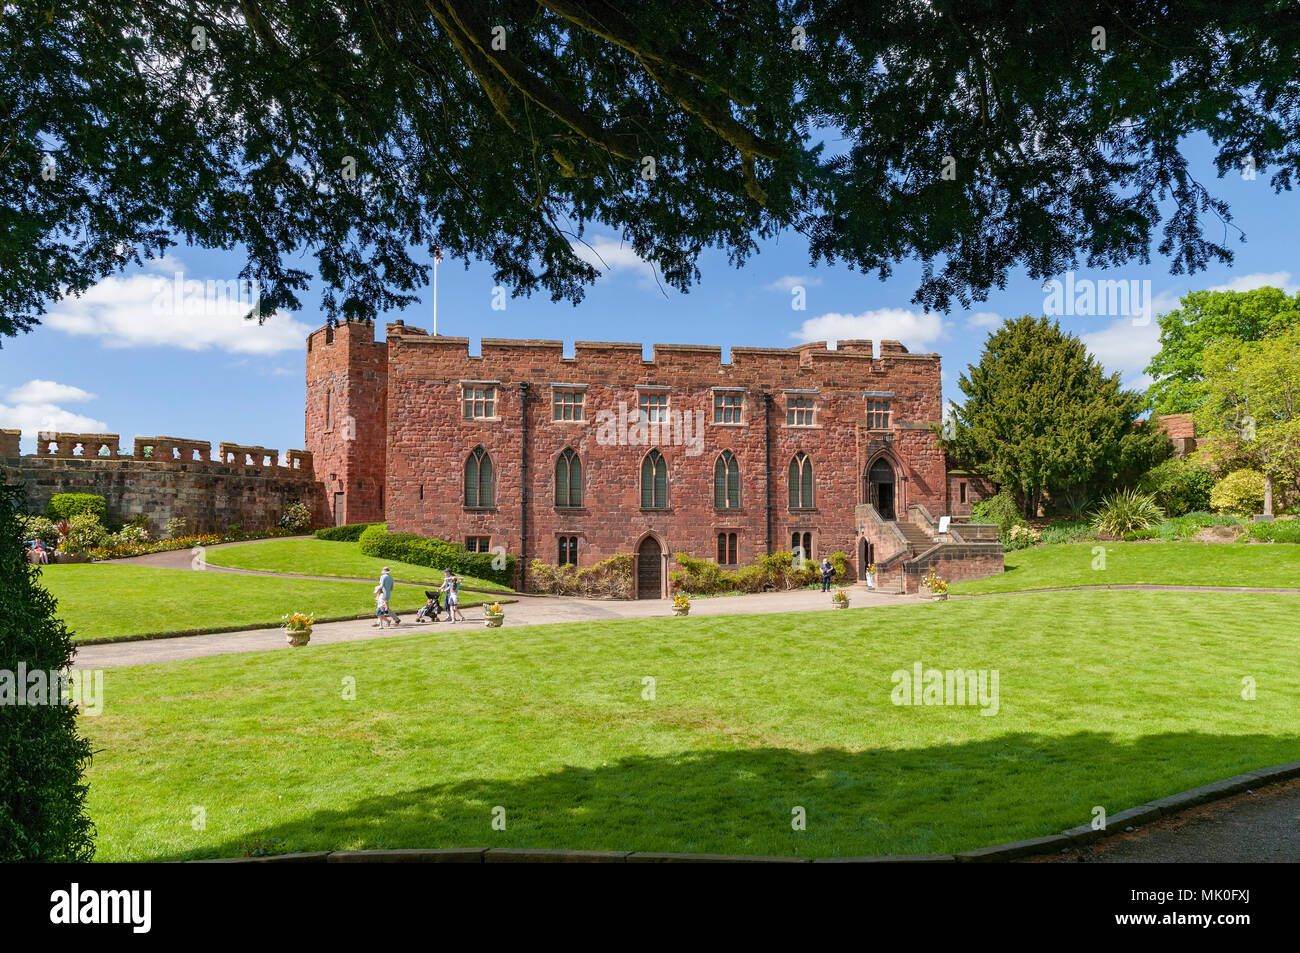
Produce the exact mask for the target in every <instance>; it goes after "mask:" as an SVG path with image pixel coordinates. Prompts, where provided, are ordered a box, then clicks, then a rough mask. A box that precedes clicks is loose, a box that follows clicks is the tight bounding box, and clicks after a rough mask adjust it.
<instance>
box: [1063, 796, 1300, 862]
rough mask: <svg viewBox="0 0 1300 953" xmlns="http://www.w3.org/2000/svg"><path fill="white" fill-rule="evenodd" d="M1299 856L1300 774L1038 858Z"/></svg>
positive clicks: (1212, 859) (1263, 859)
mask: <svg viewBox="0 0 1300 953" xmlns="http://www.w3.org/2000/svg"><path fill="white" fill-rule="evenodd" d="M1043 861H1049V862H1057V863H1069V862H1074V863H1085V864H1125V863H1135V862H1139V863H1141V862H1145V863H1234V862H1248V863H1260V862H1264V863H1296V862H1300V778H1297V779H1294V780H1291V781H1287V782H1284V783H1283V784H1274V785H1270V786H1267V787H1264V788H1261V789H1260V790H1258V791H1253V792H1247V793H1245V794H1238V795H1235V796H1233V797H1230V798H1226V799H1224V800H1222V801H1215V802H1214V803H1212V804H1203V805H1201V806H1200V807H1194V808H1192V809H1191V810H1188V811H1184V812H1182V813H1181V814H1178V815H1176V816H1174V817H1167V818H1164V819H1162V820H1159V821H1157V822H1156V823H1154V824H1150V825H1147V826H1145V827H1141V828H1139V829H1137V830H1135V831H1133V832H1132V833H1130V834H1121V835H1120V836H1118V837H1111V838H1108V839H1106V840H1104V841H1102V842H1100V843H1098V844H1093V845H1090V846H1088V847H1085V848H1083V849H1082V850H1075V851H1070V852H1069V853H1067V854H1058V855H1054V856H1051V857H1045V858H1042V859H1041V860H1040V861H1039V862H1043Z"/></svg>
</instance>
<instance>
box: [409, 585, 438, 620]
mask: <svg viewBox="0 0 1300 953" xmlns="http://www.w3.org/2000/svg"><path fill="white" fill-rule="evenodd" d="M424 594H425V595H426V596H428V598H429V601H428V602H426V603H425V605H424V608H422V609H421V610H420V611H419V612H417V613H416V614H415V621H416V622H437V621H439V620H438V613H440V612H442V603H441V601H440V600H439V598H438V590H437V589H426V590H424Z"/></svg>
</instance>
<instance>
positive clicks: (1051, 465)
mask: <svg viewBox="0 0 1300 953" xmlns="http://www.w3.org/2000/svg"><path fill="white" fill-rule="evenodd" d="M959 386H960V387H961V390H962V393H963V394H965V395H966V400H965V402H964V403H962V404H954V405H953V408H952V427H951V431H950V433H951V438H950V439H947V440H945V441H943V444H944V447H945V448H946V449H947V450H948V452H949V453H951V454H952V455H953V457H954V458H955V459H956V460H957V461H958V462H959V463H960V464H961V465H962V466H964V467H968V468H970V469H973V470H975V471H977V472H979V473H982V474H984V475H985V476H987V477H988V478H989V479H991V480H993V481H994V482H995V483H997V484H999V485H1000V486H1001V487H1003V488H1004V489H1009V490H1010V491H1011V492H1012V493H1013V494H1014V496H1015V498H1016V502H1017V504H1018V505H1019V506H1020V508H1021V511H1022V512H1023V513H1025V514H1026V515H1027V516H1033V515H1034V514H1035V513H1036V512H1037V510H1038V505H1039V503H1040V502H1041V501H1042V497H1043V494H1044V493H1048V494H1052V495H1060V496H1062V497H1064V496H1065V495H1067V494H1069V495H1072V496H1075V497H1080V496H1083V495H1087V496H1091V497H1093V498H1095V497H1096V496H1099V495H1100V494H1102V493H1104V492H1107V491H1108V490H1110V489H1112V488H1114V487H1116V486H1118V485H1123V484H1125V483H1128V482H1131V481H1132V480H1134V479H1136V478H1137V476H1138V475H1139V474H1142V473H1145V472H1146V471H1147V470H1148V469H1150V468H1151V467H1152V466H1153V465H1155V464H1156V463H1159V462H1160V461H1161V460H1163V459H1164V458H1165V457H1166V456H1168V454H1169V452H1170V445H1169V440H1168V439H1167V438H1166V437H1165V435H1164V434H1163V433H1162V432H1161V431H1159V430H1157V429H1156V428H1154V427H1153V426H1151V424H1150V422H1148V421H1144V420H1139V419H1138V414H1139V413H1140V412H1141V410H1142V395H1141V394H1139V393H1137V392H1136V391H1126V390H1122V389H1121V388H1120V381H1119V375H1118V374H1111V375H1109V376H1107V375H1106V373H1105V372H1104V371H1103V369H1102V367H1101V365H1100V364H1099V363H1098V362H1097V360H1096V358H1094V357H1093V356H1092V355H1091V354H1089V353H1088V351H1087V349H1086V348H1085V347H1084V345H1083V342H1082V341H1080V340H1079V339H1078V338H1077V337H1075V336H1074V335H1072V334H1067V333H1065V332H1063V331H1062V330H1061V327H1060V325H1059V324H1058V323H1056V322H1055V321H1048V320H1047V319H1046V318H1032V317H1030V316H1028V315H1025V316H1024V317H1022V318H1016V319H1009V320H1007V321H1006V322H1004V323H1003V325H1002V327H1000V328H998V329H997V330H996V331H993V332H992V333H990V334H989V338H988V341H987V342H986V343H985V345H984V353H983V354H982V355H981V356H980V362H979V364H975V365H969V366H968V367H967V373H966V374H963V375H962V377H961V379H960V381H959Z"/></svg>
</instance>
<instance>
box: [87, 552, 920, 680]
mask: <svg viewBox="0 0 1300 953" xmlns="http://www.w3.org/2000/svg"><path fill="white" fill-rule="evenodd" d="M158 555H161V554H158ZM849 592H850V594H851V598H852V604H853V606H854V607H855V608H857V607H862V606H873V605H886V606H889V605H893V606H897V605H906V604H908V603H914V602H918V601H922V600H921V598H920V597H918V596H895V595H887V594H883V593H876V592H869V591H867V589H866V588H865V587H864V586H856V587H852V588H850V589H849ZM511 598H513V599H517V600H518V601H517V602H516V603H514V604H511V605H508V606H506V621H505V625H504V626H502V628H508V627H512V626H519V625H539V624H545V623H550V622H592V621H597V620H600V619H648V618H653V617H656V616H658V617H661V618H662V617H667V616H669V615H670V613H671V609H670V603H669V600H667V599H638V600H635V601H631V602H625V601H605V600H599V599H571V598H566V597H560V596H524V595H513V596H511ZM830 598H831V597H830V596H829V595H827V594H826V593H824V592H821V591H820V590H816V589H796V590H794V591H792V592H762V593H754V594H750V595H739V596H718V597H715V598H712V599H696V600H694V601H693V602H692V604H691V615H692V616H718V615H746V614H757V615H763V614H780V613H792V612H793V613H804V612H812V611H817V610H824V611H828V612H829V611H833V610H832V609H831V606H830ZM464 614H465V618H466V619H467V620H468V621H467V622H457V623H448V622H434V623H428V624H417V623H416V622H415V613H413V612H412V613H406V614H404V615H403V616H402V624H401V625H400V626H397V627H396V628H390V629H379V628H374V627H373V625H372V623H371V622H370V621H369V620H351V621H348V622H321V623H318V624H317V625H315V626H314V627H313V628H312V633H311V641H312V644H313V645H316V644H328V643H331V642H355V641H358V640H360V639H375V638H384V637H386V636H391V635H402V634H404V633H408V632H411V631H412V630H415V631H425V630H430V629H434V630H436V629H442V628H447V629H453V630H454V629H456V628H459V627H461V626H465V625H472V626H478V627H481V626H482V625H483V610H482V608H481V607H478V606H475V607H471V608H467V609H465V610H464ZM284 647H285V638H284V632H282V631H281V630H280V629H279V628H274V629H253V630H250V631H247V632H220V633H215V634H211V635H187V636H182V637H179V638H169V639H144V640H140V641H136V642H115V643H112V644H108V645H83V646H81V647H80V648H78V649H77V661H76V665H77V668H115V667H118V666H121V665H146V664H149V663H151V662H175V661H178V660H180V659H187V658H200V657H203V656H209V655H228V654H231V653H234V652H258V651H261V650H263V649H278V648H284Z"/></svg>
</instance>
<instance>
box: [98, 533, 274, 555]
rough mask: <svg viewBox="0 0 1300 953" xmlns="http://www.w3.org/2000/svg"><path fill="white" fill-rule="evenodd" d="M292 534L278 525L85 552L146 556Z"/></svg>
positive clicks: (115, 546)
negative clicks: (250, 530) (259, 530)
mask: <svg viewBox="0 0 1300 953" xmlns="http://www.w3.org/2000/svg"><path fill="white" fill-rule="evenodd" d="M294 535H296V533H295V531H293V530H288V529H281V528H279V527H277V528H275V529H266V530H262V531H261V532H257V533H199V534H196V535H193V536H177V537H176V538H175V539H157V540H152V541H149V542H142V543H134V544H123V543H118V544H116V545H112V546H92V547H91V548H90V549H89V550H87V552H88V553H89V555H90V558H91V559H125V558H126V557H128V556H147V555H149V554H150V553H166V552H171V551H172V550H175V549H193V548H194V547H195V546H215V545H217V544H218V543H242V542H244V541H246V540H250V539H273V538H275V537H277V536H294Z"/></svg>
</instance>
